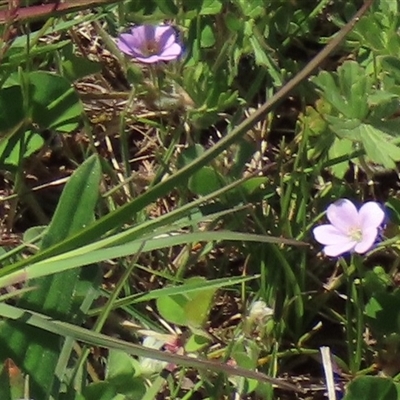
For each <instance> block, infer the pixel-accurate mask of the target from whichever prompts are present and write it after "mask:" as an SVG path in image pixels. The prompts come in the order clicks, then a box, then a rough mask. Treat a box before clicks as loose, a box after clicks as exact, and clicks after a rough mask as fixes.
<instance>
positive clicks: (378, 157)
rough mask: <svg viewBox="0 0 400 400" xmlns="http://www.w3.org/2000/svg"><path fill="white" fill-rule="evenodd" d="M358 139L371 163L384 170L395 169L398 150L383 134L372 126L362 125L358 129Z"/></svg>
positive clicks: (399, 149)
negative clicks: (381, 166) (382, 167)
mask: <svg viewBox="0 0 400 400" xmlns="http://www.w3.org/2000/svg"><path fill="white" fill-rule="evenodd" d="M359 137H360V139H361V142H362V144H363V145H364V148H365V152H366V153H367V156H368V157H369V158H370V159H371V161H373V162H375V163H378V164H381V165H383V166H384V167H385V168H389V169H394V168H396V162H397V161H400V148H399V147H398V146H396V145H395V144H393V143H391V142H390V138H388V136H387V135H386V134H385V133H384V132H382V131H381V130H379V129H377V128H375V127H374V126H372V125H368V124H362V125H361V126H360V128H359Z"/></svg>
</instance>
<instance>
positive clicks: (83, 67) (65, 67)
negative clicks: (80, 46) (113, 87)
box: [61, 54, 101, 82]
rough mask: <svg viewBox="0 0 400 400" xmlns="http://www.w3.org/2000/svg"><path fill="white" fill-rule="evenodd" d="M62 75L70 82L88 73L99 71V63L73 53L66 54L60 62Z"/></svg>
mask: <svg viewBox="0 0 400 400" xmlns="http://www.w3.org/2000/svg"><path fill="white" fill-rule="evenodd" d="M61 67H62V71H63V73H64V76H65V77H66V78H67V79H68V80H69V81H71V82H75V81H76V80H78V79H81V78H83V77H85V76H88V75H93V74H96V73H98V72H100V71H101V64H100V63H99V62H96V61H92V60H89V59H87V58H84V57H78V56H76V55H75V54H68V58H67V59H66V60H64V61H63V62H62V64H61Z"/></svg>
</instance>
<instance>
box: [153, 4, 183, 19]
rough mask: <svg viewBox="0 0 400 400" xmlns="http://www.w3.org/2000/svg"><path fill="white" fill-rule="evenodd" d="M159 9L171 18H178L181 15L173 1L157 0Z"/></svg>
mask: <svg viewBox="0 0 400 400" xmlns="http://www.w3.org/2000/svg"><path fill="white" fill-rule="evenodd" d="M155 3H156V4H157V6H158V8H159V9H160V10H161V11H162V12H163V13H164V14H166V15H169V16H171V17H173V16H176V15H177V14H178V13H179V9H178V7H177V6H176V5H175V3H174V1H173V0H155Z"/></svg>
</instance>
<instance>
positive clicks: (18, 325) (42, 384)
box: [0, 156, 101, 399]
mask: <svg viewBox="0 0 400 400" xmlns="http://www.w3.org/2000/svg"><path fill="white" fill-rule="evenodd" d="M100 176H101V168H100V162H99V160H98V158H97V157H95V156H93V157H91V158H89V159H88V160H86V161H85V162H84V163H83V164H82V165H81V166H80V167H79V168H78V169H77V170H76V171H75V173H74V174H73V175H72V176H71V178H70V180H69V181H68V183H67V185H66V186H65V189H64V191H63V193H62V195H61V198H60V201H59V204H58V206H57V209H56V212H55V214H54V217H53V219H52V221H51V223H50V226H49V228H48V231H47V234H46V235H45V237H44V238H43V241H42V248H45V247H48V246H51V245H53V244H55V243H57V242H58V241H61V240H63V239H65V238H66V237H68V236H69V235H71V234H73V233H75V232H78V231H79V230H80V229H82V228H84V227H85V226H86V225H87V224H89V223H90V222H92V221H93V212H94V208H95V206H96V203H97V199H98V187H99V183H100ZM92 279H93V277H92ZM78 282H79V270H78V269H77V270H72V271H67V272H63V273H59V274H56V275H54V276H51V277H46V278H42V279H37V280H35V281H32V282H30V284H31V285H33V286H34V287H36V288H37V289H36V290H34V291H32V292H29V293H27V294H25V295H24V296H23V297H22V298H21V300H20V301H19V304H20V305H22V306H23V307H26V308H29V309H32V310H37V311H41V312H45V313H48V314H49V315H51V316H53V317H56V316H57V317H58V318H62V319H64V320H65V319H66V320H69V319H71V318H72V317H74V320H75V322H77V321H79V320H81V319H82V316H81V317H80V318H77V316H76V315H74V314H75V312H76V311H77V310H72V309H71V308H72V304H73V300H74V294H75V290H76V287H77V284H78ZM60 344H61V343H60V338H59V337H56V336H54V335H52V334H49V333H44V332H41V331H37V330H36V329H33V328H31V327H28V326H26V324H24V323H22V322H12V323H4V324H3V326H2V327H1V329H0V357H1V359H3V360H4V359H5V358H8V357H12V358H13V360H14V361H15V362H16V363H17V364H18V365H19V366H20V367H21V368H22V369H23V370H24V372H25V373H28V374H29V375H30V377H31V380H30V384H31V388H30V394H31V395H32V397H34V398H43V399H45V398H48V396H49V393H50V391H51V389H52V384H53V379H54V370H55V366H56V364H57V359H58V356H59V349H60Z"/></svg>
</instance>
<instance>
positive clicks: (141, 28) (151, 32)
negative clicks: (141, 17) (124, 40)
mask: <svg viewBox="0 0 400 400" xmlns="http://www.w3.org/2000/svg"><path fill="white" fill-rule="evenodd" d="M155 32H156V26H154V25H148V24H147V25H137V26H134V27H133V28H132V29H131V34H132V36H134V37H135V38H136V40H138V45H139V46H140V47H142V46H145V44H146V43H147V42H150V41H153V40H155Z"/></svg>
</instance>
